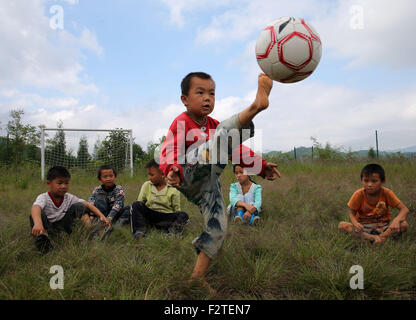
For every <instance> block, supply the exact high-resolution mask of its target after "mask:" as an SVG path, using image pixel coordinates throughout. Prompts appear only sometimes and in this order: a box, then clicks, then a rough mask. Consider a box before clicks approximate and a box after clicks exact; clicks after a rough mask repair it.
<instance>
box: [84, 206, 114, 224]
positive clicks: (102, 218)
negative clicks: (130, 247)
mask: <svg viewBox="0 0 416 320" xmlns="http://www.w3.org/2000/svg"><path fill="white" fill-rule="evenodd" d="M82 204H83V205H84V206H86V207H87V208H88V209H90V211H91V212H92V213H94V214H95V215H96V216H97V217H98V218H99V219H100V221H102V222H104V223H105V224H106V225H107V227H109V226H110V225H111V221H110V220H109V219H108V218H107V217H106V216H105V215H103V214H102V213H101V211H100V210H98V208H97V207H96V206H94V205H92V204H91V203H88V202H87V201H84V202H82Z"/></svg>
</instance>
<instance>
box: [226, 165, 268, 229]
mask: <svg viewBox="0 0 416 320" xmlns="http://www.w3.org/2000/svg"><path fill="white" fill-rule="evenodd" d="M233 172H234V174H235V177H236V179H237V180H238V182H236V183H232V184H231V186H230V205H229V210H230V218H231V219H233V220H234V222H237V223H241V224H243V223H246V222H247V223H248V224H251V225H254V224H256V223H257V222H259V221H260V217H259V216H258V214H259V212H260V210H261V191H262V187H261V185H258V184H255V183H254V181H253V180H252V179H251V177H250V176H249V175H247V174H245V172H244V168H242V167H241V166H240V165H234V166H233Z"/></svg>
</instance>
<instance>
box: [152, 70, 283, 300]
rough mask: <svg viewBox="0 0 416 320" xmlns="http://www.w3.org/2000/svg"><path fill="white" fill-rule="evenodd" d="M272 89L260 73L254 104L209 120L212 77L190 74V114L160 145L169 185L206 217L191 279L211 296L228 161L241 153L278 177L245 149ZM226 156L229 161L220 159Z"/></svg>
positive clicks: (244, 160) (186, 100)
mask: <svg viewBox="0 0 416 320" xmlns="http://www.w3.org/2000/svg"><path fill="white" fill-rule="evenodd" d="M272 86H273V81H272V80H271V79H270V78H269V77H267V76H266V75H265V74H260V75H259V78H258V89H257V95H256V98H255V100H254V102H253V103H252V104H251V105H250V106H249V107H248V108H246V109H244V110H243V111H242V112H240V113H239V114H236V115H234V116H232V117H231V118H229V119H227V120H225V121H223V122H221V123H219V122H218V121H217V120H215V119H213V118H211V117H209V116H208V115H209V114H210V113H211V112H212V111H213V109H214V105H215V83H214V81H213V79H212V78H211V76H210V75H208V74H206V73H203V72H195V73H190V74H188V75H187V76H186V77H185V78H184V79H183V80H182V83H181V89H182V95H181V100H182V103H183V104H184V105H185V107H186V112H183V113H182V114H180V115H179V116H178V117H177V118H176V119H175V120H174V121H173V123H172V125H171V126H170V129H169V133H168V135H167V138H166V139H165V141H164V142H163V144H162V150H161V154H160V169H161V170H162V171H163V173H164V175H165V176H166V177H167V179H168V183H169V184H171V185H172V186H174V187H176V188H178V189H179V190H180V191H181V192H182V193H183V194H184V195H185V197H186V198H187V199H188V200H189V201H191V202H193V203H194V204H196V205H197V206H198V207H199V210H200V211H201V213H202V214H203V216H204V222H205V229H204V231H203V232H202V233H201V234H200V235H199V236H198V237H197V238H196V239H195V240H194V241H193V245H194V247H195V249H196V252H197V254H198V257H197V260H196V264H195V267H194V269H193V272H192V275H191V280H190V281H191V282H194V281H197V282H200V283H201V284H202V285H203V286H204V287H206V288H207V289H208V290H209V291H210V293H211V294H213V293H215V291H214V290H213V289H212V288H211V287H210V286H209V284H208V283H207V282H206V281H205V275H206V272H207V270H208V267H209V265H210V262H211V261H212V259H213V258H214V256H215V255H216V254H217V252H218V250H219V249H220V248H221V246H222V243H223V240H224V237H225V233H226V230H227V217H226V214H225V213H226V206H225V203H224V199H223V196H222V194H221V186H220V182H219V178H220V175H221V173H222V171H223V170H224V168H225V167H226V165H227V162H228V159H229V158H231V157H232V158H233V159H235V157H236V155H237V157H238V159H239V160H240V165H241V166H242V167H246V168H247V169H251V173H256V174H258V175H260V176H261V177H263V178H266V179H268V180H275V179H276V177H280V173H279V171H278V170H277V169H276V167H277V165H276V164H273V163H268V162H267V161H265V160H264V159H262V158H261V157H260V156H259V155H256V154H255V153H254V152H253V151H252V150H250V149H249V148H247V147H245V146H243V145H241V143H242V142H243V141H245V140H247V139H249V138H250V137H252V136H254V124H253V123H252V120H253V119H254V117H255V116H256V115H257V114H258V113H260V112H261V111H263V110H265V109H267V107H268V106H269V94H270V91H271V89H272ZM243 130H249V131H250V135H249V136H248V135H245V134H243ZM236 132H237V133H238V137H239V138H238V139H232V143H231V144H230V143H225V145H224V143H223V142H224V141H228V142H229V140H231V139H229V137H230V136H231V135H233V134H234V135H235V133H236ZM236 140H238V141H236ZM221 141H222V142H221ZM215 154H217V155H218V156H219V158H220V159H217V157H215ZM224 156H225V158H226V161H220V160H221V158H222V159H224ZM224 162H225V163H224ZM256 171H257V172H256Z"/></svg>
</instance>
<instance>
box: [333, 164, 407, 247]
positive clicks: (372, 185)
mask: <svg viewBox="0 0 416 320" xmlns="http://www.w3.org/2000/svg"><path fill="white" fill-rule="evenodd" d="M361 182H362V184H363V188H361V189H359V190H357V191H356V192H354V194H353V195H352V197H351V199H350V201H349V202H348V207H349V209H350V220H351V223H348V222H344V221H342V222H340V223H339V225H338V230H340V231H344V232H348V233H351V232H353V233H354V234H356V235H358V236H360V237H361V238H362V239H366V240H370V241H371V242H373V243H374V244H378V243H384V242H385V241H386V239H387V238H388V237H389V236H391V235H400V234H401V233H402V232H405V231H406V230H407V228H408V227H409V224H408V223H407V222H406V218H407V215H408V214H409V209H408V208H407V207H406V206H405V205H404V204H403V203H402V202H401V201H400V200H399V199H398V198H397V197H396V195H395V194H394V193H393V191H391V190H390V189H387V188H385V187H384V186H383V185H384V183H385V182H386V176H385V172H384V169H383V167H382V166H380V165H378V164H368V165H366V166H365V167H364V168H363V169H362V170H361ZM390 207H392V208H397V209H399V210H400V211H399V214H398V215H397V217H396V218H394V219H393V220H392V221H391V222H390Z"/></svg>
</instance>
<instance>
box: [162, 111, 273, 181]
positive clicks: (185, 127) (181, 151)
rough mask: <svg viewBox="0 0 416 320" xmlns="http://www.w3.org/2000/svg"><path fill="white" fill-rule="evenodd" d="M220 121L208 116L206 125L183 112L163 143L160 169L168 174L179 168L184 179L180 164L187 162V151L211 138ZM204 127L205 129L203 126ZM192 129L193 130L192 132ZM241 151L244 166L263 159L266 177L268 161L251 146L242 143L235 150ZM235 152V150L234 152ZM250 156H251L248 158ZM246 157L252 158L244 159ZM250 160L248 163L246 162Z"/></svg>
mask: <svg viewBox="0 0 416 320" xmlns="http://www.w3.org/2000/svg"><path fill="white" fill-rule="evenodd" d="M218 124H219V122H218V121H217V120H215V119H213V118H211V117H209V116H207V122H206V124H205V125H204V126H201V125H199V124H197V123H196V122H195V121H193V120H192V119H191V118H190V117H189V116H188V115H187V114H186V112H183V113H181V114H180V115H179V116H178V117H176V119H175V120H173V122H172V124H171V126H170V128H169V132H168V135H167V136H166V138H165V140H164V141H163V143H162V150H161V153H160V165H159V167H160V169H161V170H162V172H163V174H164V175H165V176H167V174H168V173H169V171H170V170H171V169H172V167H173V166H176V167H177V168H178V169H179V174H180V178H181V181H182V180H183V171H182V167H181V165H180V164H185V157H186V151H187V150H188V148H189V147H190V146H192V145H194V144H195V143H197V142H198V141H200V142H202V141H204V142H205V141H207V140H209V139H210V138H211V136H212V135H213V133H214V132H215V129H216V128H217V126H218ZM202 127H204V128H205V130H204V131H203V130H202V129H201V128H202ZM191 130H192V132H190V131H191ZM237 151H239V153H240V154H239V157H240V164H239V165H241V166H242V167H246V168H249V167H253V165H254V161H261V171H260V173H259V176H261V177H263V178H264V167H265V165H266V163H267V161H265V160H264V159H262V158H261V157H260V156H259V155H258V154H256V153H254V152H253V151H252V150H251V149H250V148H248V147H246V146H244V145H241V148H236V150H235V152H237ZM233 153H234V152H233ZM248 157H250V158H248ZM244 159H250V160H251V161H250V162H249V160H246V161H244ZM246 162H248V163H246Z"/></svg>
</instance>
